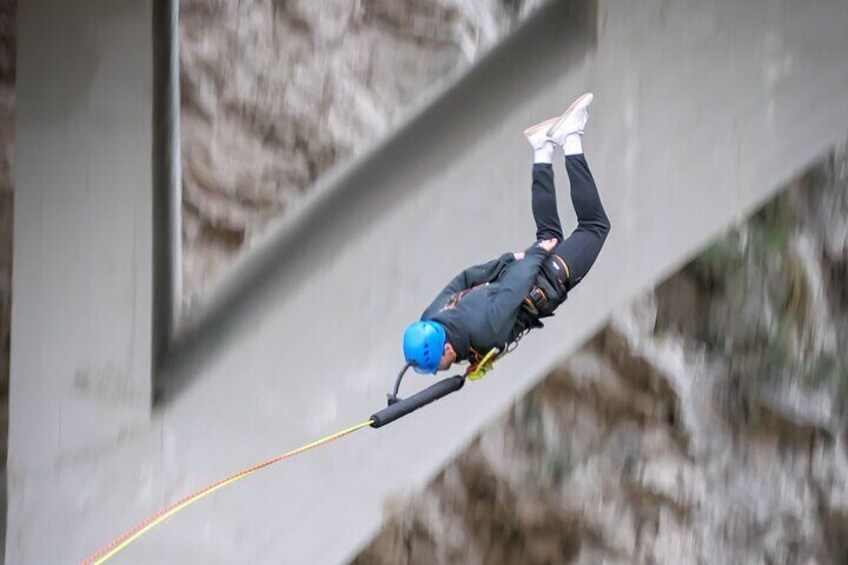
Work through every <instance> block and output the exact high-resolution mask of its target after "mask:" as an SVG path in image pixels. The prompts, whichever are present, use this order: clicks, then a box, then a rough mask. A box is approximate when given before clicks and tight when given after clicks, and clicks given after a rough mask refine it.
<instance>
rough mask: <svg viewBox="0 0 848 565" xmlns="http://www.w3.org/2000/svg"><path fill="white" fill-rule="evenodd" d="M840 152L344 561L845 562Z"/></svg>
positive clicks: (846, 223)
mask: <svg viewBox="0 0 848 565" xmlns="http://www.w3.org/2000/svg"><path fill="white" fill-rule="evenodd" d="M846 398H848V151H846V148H845V147H844V146H843V147H841V148H838V149H837V151H836V153H835V154H834V155H832V156H830V157H829V158H827V159H826V160H825V161H824V162H822V163H820V164H819V165H817V166H816V167H814V168H813V169H812V170H810V171H809V172H808V173H807V174H805V175H804V176H803V177H802V178H800V179H799V180H798V181H797V182H796V183H794V184H793V185H792V186H791V187H789V188H788V189H787V190H786V191H784V192H783V193H782V195H781V196H779V197H778V198H777V199H776V200H775V201H774V202H771V203H770V204H768V205H767V206H766V207H765V208H763V209H762V210H761V211H759V212H758V213H757V214H756V215H755V216H754V217H753V218H751V219H750V220H749V221H748V222H747V223H745V224H744V225H743V226H741V227H739V228H737V229H734V230H733V231H731V232H730V233H728V234H727V235H726V236H724V237H722V238H721V239H719V240H718V241H717V242H715V243H714V244H713V245H712V246H711V247H710V248H709V249H708V250H706V251H705V252H704V253H702V254H701V255H700V256H699V257H698V258H696V259H695V260H694V261H692V262H691V263H690V264H688V265H686V266H685V267H684V268H683V269H682V270H681V271H680V272H679V273H677V274H676V275H674V276H672V277H671V278H670V279H669V280H667V281H666V282H664V283H663V284H662V285H660V286H659V287H658V288H657V289H655V290H654V291H652V292H650V293H648V294H647V295H646V296H644V297H643V298H641V299H640V300H638V301H637V302H636V303H635V304H634V305H633V306H632V307H631V308H630V309H629V310H628V311H626V312H623V313H621V314H620V315H619V316H616V317H615V318H614V319H613V321H612V322H611V323H610V324H609V325H608V327H606V328H605V329H604V330H603V331H602V332H601V333H600V334H599V335H598V336H597V337H596V338H594V339H593V340H592V341H591V342H590V343H589V344H588V345H586V346H585V347H584V348H583V349H582V350H581V351H579V352H578V353H577V354H575V355H574V356H573V357H572V358H571V359H570V360H569V361H568V362H567V363H565V365H563V367H562V368H560V369H559V370H557V371H555V372H554V373H553V374H551V375H549V376H548V377H547V378H546V379H545V380H544V381H543V382H542V383H541V384H540V385H539V386H538V387H537V388H536V389H535V390H533V391H532V392H531V393H530V394H529V395H528V396H527V397H526V398H524V399H523V400H522V401H520V402H519V403H518V404H517V405H516V406H515V407H514V408H513V409H512V410H510V412H509V413H508V414H506V415H505V416H504V417H503V418H502V419H501V421H500V422H498V423H497V425H495V426H493V427H492V428H490V429H489V430H487V431H486V432H484V433H483V434H482V435H481V436H480V437H479V439H478V440H477V441H475V442H474V443H473V445H471V446H469V447H468V448H467V449H466V451H465V452H464V453H463V454H462V455H461V456H460V457H458V458H457V460H456V461H455V462H453V463H452V464H450V465H449V466H448V467H447V468H446V469H445V470H444V471H443V472H442V473H441V474H440V475H439V476H438V477H437V478H436V479H435V480H433V482H432V483H431V484H430V485H429V486H428V487H427V488H426V490H425V491H424V492H422V493H421V494H420V495H417V496H415V497H414V498H413V499H412V500H410V501H409V502H408V503H407V504H406V505H405V506H404V507H403V508H400V509H394V510H393V511H390V512H389V516H390V518H389V519H388V521H387V523H386V525H385V527H384V528H383V530H382V532H381V533H380V534H379V536H378V537H377V538H376V539H375V540H374V541H373V543H372V544H371V545H370V547H368V548H367V549H366V550H365V551H364V552H363V553H362V555H361V556H360V557H358V558H357V559H356V560H355V561H354V563H356V564H357V565H364V564H389V563H391V564H393V565H395V564H403V563H409V564H417V563H421V564H424V563H428V564H430V563H463V564H475V563H480V564H482V563H486V564H497V563H522V564H544V563H601V562H604V563H681V564H683V563H786V564H790V563H822V564H824V563H834V564H839V563H848V433H846V432H848V427H846V423H848V420H846Z"/></svg>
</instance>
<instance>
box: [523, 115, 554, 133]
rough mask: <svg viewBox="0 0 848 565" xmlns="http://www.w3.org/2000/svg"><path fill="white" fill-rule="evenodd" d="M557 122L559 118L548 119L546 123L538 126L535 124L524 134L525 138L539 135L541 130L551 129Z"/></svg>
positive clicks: (540, 123)
mask: <svg viewBox="0 0 848 565" xmlns="http://www.w3.org/2000/svg"><path fill="white" fill-rule="evenodd" d="M557 120H559V116H556V117H553V118H548V119H547V120H545V121H544V122H539V123H538V124H533V125H532V126H530V127H529V128H527V129H525V130H524V131H523V132H522V133H523V134H524V137H530V136H531V135H533V134H535V133H537V132H538V131H539V130H542V129H544V128H546V127H547V128H548V129H550V127H551V125H553V123H554V122H556V121H557Z"/></svg>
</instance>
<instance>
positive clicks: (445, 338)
mask: <svg viewBox="0 0 848 565" xmlns="http://www.w3.org/2000/svg"><path fill="white" fill-rule="evenodd" d="M593 98H594V97H593V95H592V94H591V93H586V94H584V95H582V96H580V97H579V98H578V99H577V100H575V101H574V102H573V103H572V104H571V105H570V106H569V107H568V109H567V110H566V111H565V112H564V113H563V114H562V115H561V116H557V117H555V118H551V119H549V120H546V121H544V122H541V123H539V124H536V125H534V126H531V127H529V128H527V129H526V130H524V135H525V137H526V138H527V140H528V141H529V142H530V145H531V146H532V147H533V150H534V164H533V183H532V187H531V196H532V198H531V204H532V210H533V217H534V219H535V222H536V241H535V243H533V245H531V246H530V247H528V248H527V249H526V250H525V251H524V252H522V253H507V254H504V255H502V256H501V257H499V258H497V259H494V260H492V261H489V262H488V263H483V264H482V265H475V266H473V267H470V268H468V269H466V270H464V271H463V272H461V273H460V274H459V275H457V276H456V277H455V278H454V279H453V280H451V281H450V283H448V285H447V286H446V287H445V288H444V290H442V292H440V293H439V295H438V296H437V297H436V299H435V300H433V302H432V303H431V304H430V306H428V307H427V309H426V310H424V313H423V314H422V315H421V319H420V321H418V322H415V323H413V324H410V325H409V326H408V327H407V328H406V331H405V332H404V336H403V353H404V358H405V359H406V363H407V366H411V367H413V369H414V370H415V371H417V372H419V373H425V374H434V373H436V372H437V371H439V370H447V369H448V368H450V366H451V365H452V364H453V363H459V362H462V361H468V362H470V363H471V364H472V365H474V364H476V363H480V361H481V360H482V359H483V357H484V356H485V355H486V354H487V353H488V352H490V351H492V349H493V348H496V349H497V352H503V351H505V350H506V348H507V347H509V345H510V344H513V343H516V342H517V341H518V340H519V339H520V338H521V337H522V336H523V335H524V334H526V333H527V332H528V331H530V330H531V329H533V328H540V327H542V326H543V325H544V324H543V323H542V321H541V320H542V319H544V318H547V317H550V316H552V315H553V314H554V311H555V310H556V309H557V307H558V306H559V305H561V304H562V303H563V302H565V299H566V297H567V296H568V293H569V292H570V291H571V290H572V289H573V288H574V287H575V286H577V284H579V283H580V281H582V280H583V278H584V277H585V276H586V274H587V273H588V272H589V269H590V268H591V267H592V264H593V263H594V262H595V259H596V258H597V256H598V253H599V252H600V250H601V247H602V246H603V244H604V241H605V240H606V238H607V235H608V234H609V231H610V222H609V219H608V218H607V215H606V212H605V211H604V208H603V205H602V204H601V199H600V196H599V195H598V189H597V187H596V186H595V181H594V179H593V178H592V173H591V172H590V171H589V165H588V164H587V162H586V157H585V156H584V155H583V144H582V135H583V131H584V128H585V126H586V121H587V120H588V117H589V106H590V105H591V103H592V100H593ZM555 146H560V147H562V149H563V152H564V154H565V168H566V171H567V172H568V179H569V182H570V183H571V202H572V205H573V206H574V211H575V212H576V215H577V228H576V229H575V230H574V231H573V232H572V233H571V234H570V235H569V236H568V237H567V238H564V237H563V231H562V226H561V224H560V219H559V214H558V213H557V201H556V190H555V187H554V173H553V166H552V162H553V155H554V149H555Z"/></svg>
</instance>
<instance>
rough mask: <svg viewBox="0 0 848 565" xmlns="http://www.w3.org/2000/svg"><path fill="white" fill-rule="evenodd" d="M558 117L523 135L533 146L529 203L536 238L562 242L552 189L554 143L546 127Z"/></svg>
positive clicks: (530, 129) (539, 124)
mask: <svg viewBox="0 0 848 565" xmlns="http://www.w3.org/2000/svg"><path fill="white" fill-rule="evenodd" d="M558 119H559V118H558V117H557V118H551V119H549V120H546V121H544V122H540V123H538V124H536V125H534V126H530V127H529V128H527V129H526V130H524V136H525V137H526V138H527V141H528V142H530V145H531V146H532V147H533V185H532V187H531V189H530V191H531V206H532V208H533V218H534V219H535V220H536V239H537V240H543V239H552V238H555V239H557V240H558V241H562V225H561V224H560V221H559V213H558V212H557V202H556V189H555V188H554V169H553V165H551V163H552V161H553V157H554V143H553V141H551V138H550V137H548V130H549V129H550V128H551V126H553V125H554V124H555V123H556V121H557V120H558Z"/></svg>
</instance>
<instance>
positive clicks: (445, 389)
mask: <svg viewBox="0 0 848 565" xmlns="http://www.w3.org/2000/svg"><path fill="white" fill-rule="evenodd" d="M510 351H512V348H506V349H505V350H504V351H501V350H499V349H498V348H493V349H492V350H491V351H489V352H488V353H487V354H486V355H485V356H484V357H483V358H482V359H481V360H480V362H478V363H477V364H475V365H471V366H470V367H469V368H468V370H467V371H466V372H465V374H463V375H455V376H453V377H448V378H446V379H442V380H440V381H438V382H436V383H434V384H432V385H430V386H428V387H427V388H425V389H424V390H421V391H419V392H417V393H415V394H413V395H412V396H410V397H407V398H400V397H398V390H399V388H400V384H401V380H402V379H403V374H404V373H405V372H406V370H407V369H408V368H409V365H407V366H405V367H404V369H403V371H401V373H400V375H398V378H397V381H396V382H395V387H394V390H393V392H392V393H390V394H389V395H388V397H389V402H388V406H387V407H386V408H383V409H382V410H380V411H379V412H375V413H374V414H373V415H372V416H371V417H370V418H368V420H366V421H364V422H362V423H359V424H356V425H355V426H351V427H350V428H347V429H344V430H342V431H340V432H336V433H334V434H330V435H328V436H324V437H322V438H321V439H319V440H316V441H313V442H312V443H308V444H306V445H303V446H301V447H298V448H297V449H293V450H291V451H288V452H286V453H283V454H282V455H278V456H276V457H274V458H272V459H268V460H267V461H263V462H262V463H259V464H257V465H254V466H252V467H248V468H247V469H245V470H243V471H239V472H238V473H236V474H234V475H230V476H229V477H226V478H224V479H221V480H219V481H216V482H214V483H212V484H210V485H208V486H206V487H204V488H202V489H200V490H198V491H196V492H194V493H193V494H190V495H188V496H186V497H184V498H182V499H180V500H178V501H176V502H174V503H173V504H171V505H169V506H166V507H165V508H163V509H161V510H159V511H158V512H157V513H156V514H153V515H152V516H150V517H149V518H147V519H146V520H144V521H143V522H139V523H138V524H137V525H136V526H134V527H133V528H132V529H130V530H128V531H127V532H126V533H124V534H122V535H121V536H119V537H117V538H115V539H114V540H112V541H111V542H110V543H109V544H107V545H105V546H104V547H103V548H101V549H100V550H98V551H97V552H96V553H94V554H92V555H91V556H90V557H88V558H87V559H85V560H84V561H82V565H101V564H102V563H106V561H108V560H109V559H111V558H112V557H114V556H115V555H117V554H118V553H119V552H120V551H122V550H123V549H125V548H126V547H127V546H129V545H130V544H131V543H133V542H134V541H135V540H137V539H138V538H140V537H141V536H143V535H144V534H146V533H147V532H149V531H150V530H152V529H153V528H155V527H156V526H158V525H159V524H161V523H162V522H164V521H165V520H167V519H168V518H170V517H171V516H173V515H174V514H176V513H177V512H179V511H180V510H182V509H184V508H186V507H187V506H189V505H191V504H194V503H195V502H197V501H198V500H200V499H201V498H204V497H206V496H208V495H210V494H212V493H213V492H215V491H216V490H219V489H222V488H224V487H225V486H227V485H231V484H233V483H234V482H236V481H238V480H241V479H243V478H245V477H247V476H249V475H252V474H253V473H255V472H256V471H259V470H260V469H264V468H265V467H270V466H271V465H273V464H274V463H279V462H280V461H282V460H284V459H288V458H290V457H294V456H295V455H299V454H301V453H303V452H305V451H309V450H310V449H314V448H316V447H320V446H322V445H326V444H328V443H330V442H333V441H335V440H337V439H340V438H343V437H344V436H346V435H349V434H352V433H353V432H355V431H357V430H361V429H362V428H364V427H367V426H371V427H372V428H381V427H383V426H385V425H387V424H390V423H392V422H394V421H395V420H397V419H399V418H402V417H403V416H406V415H408V414H411V413H412V412H414V411H415V410H418V409H419V408H421V407H423V406H426V405H427V404H430V403H431V402H434V401H436V400H438V399H440V398H442V397H444V396H447V395H448V394H451V393H453V392H456V391H457V390H459V389H461V388H462V387H463V385H464V384H465V381H466V380H478V379H481V378H483V376H485V374H486V373H487V372H489V371H490V370H492V366H493V364H494V362H495V361H497V360H498V359H500V358H501V357H503V356H504V355H506V354H507V353H509V352H510Z"/></svg>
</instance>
